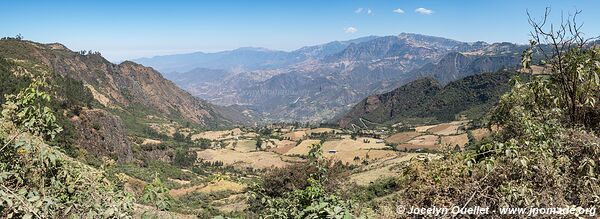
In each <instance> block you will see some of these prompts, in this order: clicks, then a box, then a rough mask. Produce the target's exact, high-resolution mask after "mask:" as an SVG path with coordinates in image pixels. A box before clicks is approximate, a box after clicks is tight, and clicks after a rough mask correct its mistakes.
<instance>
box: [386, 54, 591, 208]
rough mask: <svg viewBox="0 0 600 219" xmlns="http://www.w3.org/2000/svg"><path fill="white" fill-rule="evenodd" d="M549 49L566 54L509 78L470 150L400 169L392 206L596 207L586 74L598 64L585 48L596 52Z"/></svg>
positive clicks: (415, 163)
mask: <svg viewBox="0 0 600 219" xmlns="http://www.w3.org/2000/svg"><path fill="white" fill-rule="evenodd" d="M534 45H535V44H534ZM555 48H561V49H567V50H563V51H561V52H556V53H555V54H557V55H556V56H551V57H550V58H551V59H552V60H554V61H552V60H549V62H550V63H554V64H553V65H555V66H554V67H550V68H551V69H554V70H553V71H552V72H551V73H550V74H539V75H533V76H532V79H531V80H527V81H523V80H521V78H520V77H515V78H513V79H512V80H511V90H510V91H509V92H508V93H506V94H505V95H503V96H502V97H501V98H500V102H499V103H498V105H497V106H496V107H495V108H494V110H493V111H492V112H491V118H490V124H489V126H490V128H494V129H495V130H498V132H497V133H496V134H494V135H493V136H491V137H490V138H489V139H487V140H484V141H482V142H476V143H474V144H471V145H470V146H469V147H470V148H475V150H469V151H466V152H462V153H454V154H449V155H447V156H446V157H444V158H443V159H441V160H433V161H425V162H421V161H414V162H410V163H409V164H407V166H406V167H404V168H402V173H401V175H400V176H399V182H400V183H399V184H400V185H403V186H400V187H399V188H396V190H397V191H401V192H400V193H399V194H398V196H397V197H395V198H394V199H395V200H396V201H397V203H398V204H401V205H406V206H449V205H460V206H466V207H468V206H480V207H491V208H492V209H497V208H499V207H506V206H510V207H548V206H578V207H584V208H586V207H595V206H598V205H599V204H600V181H599V180H598V175H599V174H600V167H599V166H598V165H597V161H598V160H600V138H599V137H598V135H597V133H594V132H593V131H592V130H597V126H598V124H599V123H598V122H589V121H597V120H596V119H597V117H596V116H597V115H598V113H599V109H598V107H597V105H595V104H594V103H596V102H598V98H599V96H598V95H599V93H598V92H597V91H598V83H597V82H596V79H595V78H594V77H595V76H594V75H597V74H598V73H600V69H598V68H597V67H593V65H598V63H599V62H598V59H597V57H596V55H595V53H597V52H596V51H591V50H597V49H592V48H590V50H587V49H586V48H585V47H577V46H567V47H561V46H557V47H555ZM574 50H575V51H574ZM577 50H579V51H577ZM524 54H526V56H525V57H524V61H523V63H524V66H525V67H527V66H530V63H529V62H531V59H532V58H531V57H529V56H531V54H532V53H531V52H527V51H526V52H525V53H524ZM559 59H560V60H561V61H558V60H559ZM559 63H560V64H559ZM591 63H594V64H591ZM558 65H561V66H562V67H560V69H559V68H556V66H558ZM565 81H567V82H568V83H565ZM580 88H582V89H583V90H579V89H580ZM588 91H594V92H588ZM570 95H574V96H570ZM574 100H575V101H574ZM583 118H585V119H583ZM430 194H435V195H434V196H431V195H430ZM465 197H470V198H468V199H466V198H465ZM590 216H591V215H590Z"/></svg>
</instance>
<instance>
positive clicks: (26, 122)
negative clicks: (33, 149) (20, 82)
mask: <svg viewBox="0 0 600 219" xmlns="http://www.w3.org/2000/svg"><path fill="white" fill-rule="evenodd" d="M47 86H48V84H47V83H46V82H45V81H44V80H43V79H42V80H35V81H33V82H32V83H31V84H30V85H29V87H27V88H25V89H24V90H22V91H20V92H19V93H18V94H17V95H16V96H15V95H9V96H8V97H7V103H6V104H5V105H4V106H3V108H4V109H3V110H2V115H3V116H5V117H7V119H9V120H10V121H13V122H14V123H15V125H16V126H17V127H21V128H22V131H23V132H29V133H32V134H34V135H38V136H42V137H44V138H46V139H49V140H51V139H53V138H54V137H55V136H56V134H58V133H59V132H61V131H62V128H61V127H60V126H58V124H56V117H55V116H54V114H53V113H52V110H51V109H50V107H48V104H49V103H50V95H49V94H48V93H46V92H45V91H43V89H45V88H47Z"/></svg>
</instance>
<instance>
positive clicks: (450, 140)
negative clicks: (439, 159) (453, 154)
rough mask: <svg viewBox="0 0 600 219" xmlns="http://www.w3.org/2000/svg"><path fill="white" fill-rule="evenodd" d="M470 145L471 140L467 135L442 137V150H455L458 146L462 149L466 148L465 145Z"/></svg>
mask: <svg viewBox="0 0 600 219" xmlns="http://www.w3.org/2000/svg"><path fill="white" fill-rule="evenodd" d="M467 143H469V138H468V137H467V134H466V133H465V134H460V135H450V136H442V139H441V143H440V146H441V147H442V148H444V147H446V148H450V149H452V148H454V147H455V146H456V145H458V146H460V148H465V145H466V144H467Z"/></svg>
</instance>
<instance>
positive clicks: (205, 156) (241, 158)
mask: <svg viewBox="0 0 600 219" xmlns="http://www.w3.org/2000/svg"><path fill="white" fill-rule="evenodd" d="M196 153H197V155H198V159H200V160H204V161H210V162H214V161H222V162H223V164H225V165H232V166H236V167H244V168H246V167H251V168H255V169H265V168H269V167H283V166H286V165H287V164H288V163H287V162H285V161H283V160H282V158H281V155H278V154H276V153H274V152H269V151H255V152H240V151H236V150H230V149H218V150H214V149H207V150H202V151H197V152H196Z"/></svg>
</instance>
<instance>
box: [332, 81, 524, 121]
mask: <svg viewBox="0 0 600 219" xmlns="http://www.w3.org/2000/svg"><path fill="white" fill-rule="evenodd" d="M513 75H514V73H511V72H507V71H502V72H498V73H484V74H480V75H473V76H468V77H465V78H462V79H459V80H456V81H453V82H450V83H449V84H448V85H446V86H442V85H441V84H440V83H439V82H438V81H436V80H434V79H432V78H423V79H419V80H416V81H413V82H411V83H409V84H406V85H404V86H401V87H399V88H397V89H394V90H392V91H390V92H387V93H384V94H379V95H371V96H369V97H367V98H365V99H363V100H362V101H360V102H359V103H358V104H356V105H355V106H354V107H352V109H350V111H348V112H347V113H346V114H345V115H344V116H343V117H342V118H340V119H339V121H338V123H339V125H340V126H342V127H349V126H352V125H354V126H358V127H363V126H365V123H377V124H384V123H385V124H395V123H398V122H403V123H406V122H411V121H418V122H443V121H451V120H454V119H456V118H457V117H459V116H461V115H462V116H467V117H470V118H478V117H480V116H481V115H483V114H484V112H485V111H486V109H488V108H489V107H490V106H492V105H493V104H495V103H496V102H497V101H498V99H499V98H500V96H501V95H502V94H503V93H505V92H507V91H508V89H509V84H508V82H509V80H510V78H511V77H512V76H513Z"/></svg>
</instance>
